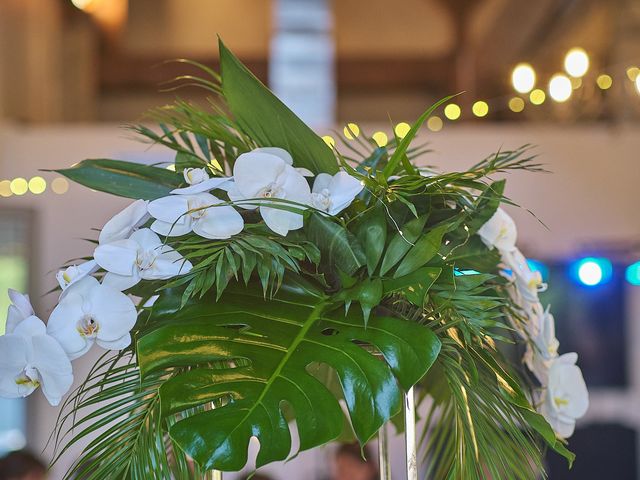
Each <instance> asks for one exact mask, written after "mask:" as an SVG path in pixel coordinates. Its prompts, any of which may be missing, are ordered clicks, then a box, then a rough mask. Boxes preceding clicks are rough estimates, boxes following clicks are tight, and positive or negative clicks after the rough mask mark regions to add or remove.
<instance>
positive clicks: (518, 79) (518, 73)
mask: <svg viewBox="0 0 640 480" xmlns="http://www.w3.org/2000/svg"><path fill="white" fill-rule="evenodd" d="M511 84H512V85H513V88H514V89H515V91H516V92H518V93H529V92H530V91H531V90H533V87H535V85H536V72H535V70H534V69H533V67H532V66H531V65H529V64H528V63H519V64H518V65H516V67H515V68H514V69H513V72H512V73H511Z"/></svg>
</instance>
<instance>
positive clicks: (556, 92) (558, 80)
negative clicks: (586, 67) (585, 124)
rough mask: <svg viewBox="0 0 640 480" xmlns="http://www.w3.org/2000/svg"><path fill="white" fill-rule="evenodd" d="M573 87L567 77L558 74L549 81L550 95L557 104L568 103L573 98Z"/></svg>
mask: <svg viewBox="0 0 640 480" xmlns="http://www.w3.org/2000/svg"><path fill="white" fill-rule="evenodd" d="M572 91H573V86H572V85H571V80H569V77H567V76H566V75H562V74H561V73H558V74H556V75H554V76H553V77H551V80H549V95H550V96H551V98H552V99H553V100H555V101H556V102H560V103H562V102H566V101H567V100H569V97H571V92H572Z"/></svg>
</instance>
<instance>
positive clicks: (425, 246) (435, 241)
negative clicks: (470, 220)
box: [393, 224, 450, 278]
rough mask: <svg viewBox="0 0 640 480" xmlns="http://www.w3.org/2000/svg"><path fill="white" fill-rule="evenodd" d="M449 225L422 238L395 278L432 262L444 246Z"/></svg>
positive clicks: (412, 249)
mask: <svg viewBox="0 0 640 480" xmlns="http://www.w3.org/2000/svg"><path fill="white" fill-rule="evenodd" d="M449 228H450V227H449V225H448V224H445V225H440V226H438V227H436V228H434V229H432V230H431V231H429V232H427V233H426V234H425V235H423V236H422V237H420V239H419V240H418V241H417V242H416V244H415V245H414V246H413V247H411V249H410V250H409V251H408V252H407V254H406V255H405V257H404V258H403V259H402V262H401V263H400V265H398V269H397V270H396V272H395V273H394V275H393V277H394V278H398V277H403V276H405V275H407V274H409V273H411V272H413V271H415V270H417V269H418V268H420V267H422V266H423V265H424V264H425V263H427V262H428V261H429V260H431V259H432V258H433V257H434V256H435V254H436V253H438V250H440V246H441V245H442V237H443V236H444V234H445V233H446V232H447V231H448V230H449Z"/></svg>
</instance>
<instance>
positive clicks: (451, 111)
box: [444, 103, 462, 120]
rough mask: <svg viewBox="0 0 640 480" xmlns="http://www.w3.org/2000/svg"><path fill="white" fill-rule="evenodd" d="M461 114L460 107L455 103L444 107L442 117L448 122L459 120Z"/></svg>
mask: <svg viewBox="0 0 640 480" xmlns="http://www.w3.org/2000/svg"><path fill="white" fill-rule="evenodd" d="M461 113H462V110H460V107H459V106H458V105H456V104H455V103H450V104H449V105H447V106H446V107H444V116H445V117H447V118H448V119H449V120H457V119H459V118H460V114H461Z"/></svg>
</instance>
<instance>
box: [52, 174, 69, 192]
mask: <svg viewBox="0 0 640 480" xmlns="http://www.w3.org/2000/svg"><path fill="white" fill-rule="evenodd" d="M51 190H53V193H57V194H58V195H62V194H63V193H67V191H68V190H69V182H67V181H66V180H65V179H64V178H62V177H58V178H54V179H53V182H51Z"/></svg>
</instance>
